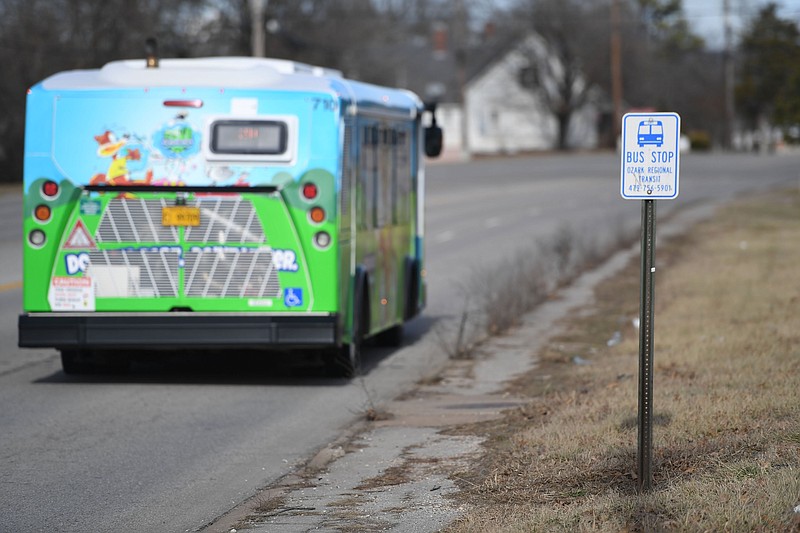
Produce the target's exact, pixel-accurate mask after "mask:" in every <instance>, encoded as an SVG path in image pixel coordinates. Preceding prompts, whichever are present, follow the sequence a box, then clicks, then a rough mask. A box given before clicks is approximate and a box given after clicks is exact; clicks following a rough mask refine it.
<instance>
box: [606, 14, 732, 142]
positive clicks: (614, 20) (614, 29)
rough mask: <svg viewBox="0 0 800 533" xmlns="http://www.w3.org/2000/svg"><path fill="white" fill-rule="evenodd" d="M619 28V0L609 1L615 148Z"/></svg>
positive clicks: (618, 126)
mask: <svg viewBox="0 0 800 533" xmlns="http://www.w3.org/2000/svg"><path fill="white" fill-rule="evenodd" d="M726 1H727V0H726ZM619 26H620V16H619V0H611V98H612V100H613V105H614V110H613V114H614V116H613V117H612V119H611V122H612V124H613V130H614V131H613V133H614V144H615V146H616V143H617V141H618V139H619V135H620V133H621V131H622V128H621V120H622V36H621V35H620V28H619Z"/></svg>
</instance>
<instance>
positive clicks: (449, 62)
mask: <svg viewBox="0 0 800 533" xmlns="http://www.w3.org/2000/svg"><path fill="white" fill-rule="evenodd" d="M520 39H521V36H520V35H518V34H507V35H503V36H495V37H493V38H491V39H486V40H483V41H481V42H477V43H474V44H472V45H470V46H468V47H466V48H462V49H453V48H452V47H451V48H447V49H445V50H437V49H436V48H435V42H434V39H433V38H426V37H419V36H417V37H414V38H412V39H410V40H409V41H407V42H403V43H398V44H394V45H389V46H385V47H381V48H380V49H376V50H373V53H374V54H377V55H378V56H379V57H381V58H382V61H383V62H384V64H388V65H392V68H393V72H390V73H388V76H389V77H392V76H393V77H394V80H393V81H387V83H389V84H393V85H395V86H398V87H403V88H406V89H409V90H411V91H413V92H414V93H416V94H417V95H419V97H420V98H422V100H424V101H426V102H428V101H436V102H461V100H462V94H461V88H462V86H463V85H466V84H468V83H469V82H470V81H471V80H474V79H475V78H476V77H477V76H479V75H480V74H482V73H483V72H484V71H485V70H486V69H487V68H488V67H489V66H491V65H492V64H493V63H494V62H495V61H498V60H499V59H500V58H502V57H503V56H505V55H506V54H507V53H508V52H509V51H510V50H512V49H513V48H514V46H515V45H516V44H517V43H519V41H520Z"/></svg>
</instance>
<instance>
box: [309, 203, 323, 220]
mask: <svg viewBox="0 0 800 533" xmlns="http://www.w3.org/2000/svg"><path fill="white" fill-rule="evenodd" d="M308 217H309V218H310V219H311V222H313V223H315V224H321V223H322V222H324V221H325V210H324V209H322V208H321V207H319V206H316V207H312V208H311V211H309V212H308Z"/></svg>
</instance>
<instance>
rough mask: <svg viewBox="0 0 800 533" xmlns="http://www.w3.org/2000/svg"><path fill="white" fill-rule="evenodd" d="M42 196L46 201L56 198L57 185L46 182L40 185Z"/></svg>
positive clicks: (52, 182)
mask: <svg viewBox="0 0 800 533" xmlns="http://www.w3.org/2000/svg"><path fill="white" fill-rule="evenodd" d="M42 196H44V197H45V198H48V199H52V198H55V197H56V196H58V183H56V182H55V181H51V180H47V181H45V182H44V183H43V184H42Z"/></svg>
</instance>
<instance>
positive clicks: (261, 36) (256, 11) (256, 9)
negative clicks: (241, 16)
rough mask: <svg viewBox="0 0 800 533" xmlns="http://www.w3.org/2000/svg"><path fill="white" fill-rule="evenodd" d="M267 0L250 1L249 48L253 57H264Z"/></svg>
mask: <svg viewBox="0 0 800 533" xmlns="http://www.w3.org/2000/svg"><path fill="white" fill-rule="evenodd" d="M267 1H268V0H250V20H251V22H252V26H251V30H250V33H251V36H250V46H251V48H252V55H253V57H265V52H266V50H265V49H266V42H267V40H266V34H265V29H266V28H265V25H264V13H265V12H266V11H267Z"/></svg>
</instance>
